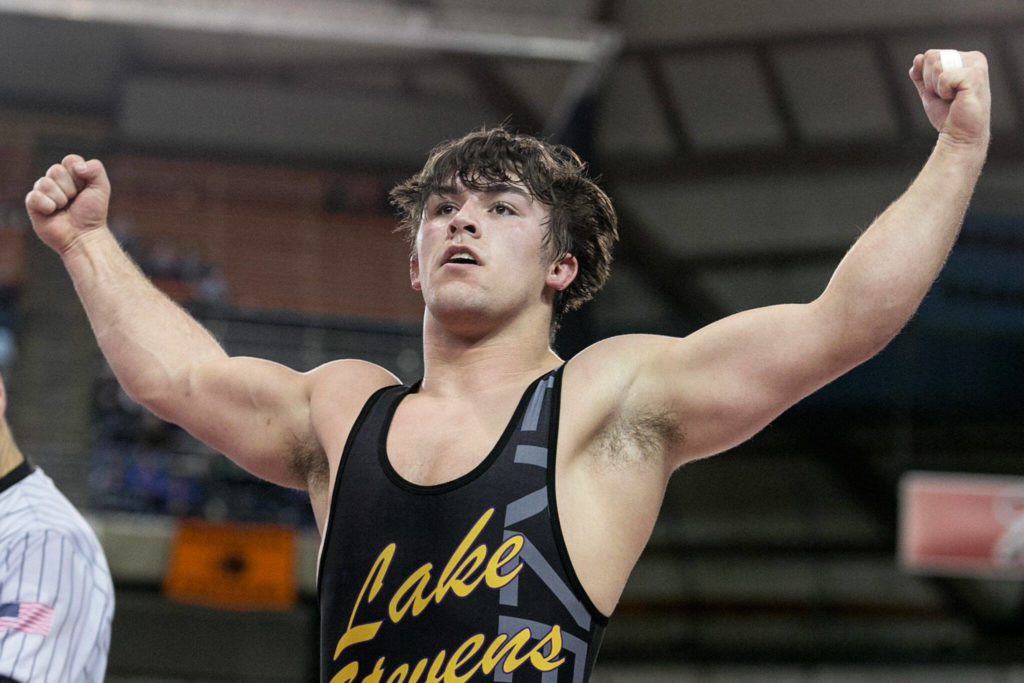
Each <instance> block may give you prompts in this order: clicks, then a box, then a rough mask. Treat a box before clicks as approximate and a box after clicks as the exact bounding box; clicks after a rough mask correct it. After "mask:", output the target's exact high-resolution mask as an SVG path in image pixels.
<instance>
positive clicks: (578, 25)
mask: <svg viewBox="0 0 1024 683" xmlns="http://www.w3.org/2000/svg"><path fill="white" fill-rule="evenodd" d="M0 13H7V14H12V15H22V16H34V17H39V18H46V19H63V20H68V21H77V22H94V23H102V24H114V25H121V26H142V27H151V28H160V29H170V30H181V31H200V32H204V33H214V34H223V35H245V36H251V37H264V38H279V39H281V38H283V39H294V40H307V41H318V42H334V43H338V44H343V45H349V46H353V45H354V46H366V47H368V48H381V47H383V48H396V49H403V50H412V51H423V52H433V53H437V52H447V53H467V54H474V55H492V56H496V57H513V58H519V59H537V60H551V61H564V62H571V63H580V64H592V63H600V62H602V61H603V60H606V59H607V52H608V43H609V41H611V42H615V43H617V42H619V40H620V39H619V38H618V34H617V33H616V32H615V31H613V30H611V29H608V28H606V27H603V26H600V25H598V24H595V23H591V22H583V21H572V20H558V19H552V18H550V17H525V18H524V17H521V16H512V15H510V14H495V13H486V12H485V13H479V12H477V13H473V15H472V16H471V17H468V18H467V17H465V16H462V15H460V17H459V21H458V22H457V23H455V24H453V22H451V21H449V19H450V18H451V17H450V16H449V15H446V14H445V13H444V12H442V11H439V10H435V9H432V8H429V7H410V6H403V5H390V4H384V3H373V4H371V3H369V2H344V3H340V2H330V1H329V0H293V1H291V2H287V3H281V2H271V1H270V0H252V1H250V2H245V3H239V2H228V3H211V2H206V1H204V0H175V2H165V1H163V0H0Z"/></svg>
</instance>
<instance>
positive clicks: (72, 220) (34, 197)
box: [25, 154, 110, 254]
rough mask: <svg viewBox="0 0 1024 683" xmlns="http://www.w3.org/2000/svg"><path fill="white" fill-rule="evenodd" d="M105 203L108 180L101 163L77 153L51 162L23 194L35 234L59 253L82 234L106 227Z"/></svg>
mask: <svg viewBox="0 0 1024 683" xmlns="http://www.w3.org/2000/svg"><path fill="white" fill-rule="evenodd" d="M109 204H110V180H109V179H108V178H107V172H106V170H104V168H103V164H102V163H100V162H99V161H97V160H96V159H92V160H90V161H86V160H85V159H83V158H82V157H80V156H78V155H77V154H69V155H68V156H66V157H64V159H63V160H62V161H61V162H60V163H59V164H54V165H53V166H51V167H50V168H49V169H48V170H47V171H46V175H44V176H43V177H41V178H40V179H39V180H37V181H36V182H35V184H34V185H33V186H32V191H31V192H29V193H28V195H27V196H26V197H25V208H26V209H28V215H29V218H31V219H32V227H33V229H34V230H35V231H36V234H37V235H39V238H40V239H41V240H43V242H45V243H46V244H47V245H48V246H49V247H50V248H51V249H53V250H55V251H56V252H58V253H60V254H64V253H66V252H67V250H68V249H70V248H71V247H72V246H73V245H74V244H75V242H76V241H77V240H78V239H79V238H80V237H81V236H82V235H84V234H86V233H88V232H90V231H92V230H97V229H103V228H105V227H106V224H107V208H108V206H109Z"/></svg>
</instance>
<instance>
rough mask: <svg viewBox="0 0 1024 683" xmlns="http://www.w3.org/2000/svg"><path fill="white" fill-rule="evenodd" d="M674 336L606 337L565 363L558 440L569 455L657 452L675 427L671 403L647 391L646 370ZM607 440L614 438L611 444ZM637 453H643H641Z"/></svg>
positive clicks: (675, 343) (672, 342)
mask: <svg viewBox="0 0 1024 683" xmlns="http://www.w3.org/2000/svg"><path fill="white" fill-rule="evenodd" d="M680 341H681V340H679V339H673V338H670V337H662V336H657V335H642V334H634V335H622V336H617V337H610V338H608V339H605V340H602V341H600V342H597V343H596V344H594V345H592V346H590V347H588V348H587V349H585V350H583V351H581V352H580V353H579V354H577V355H576V356H574V357H573V358H572V359H571V360H570V361H569V362H568V363H567V365H566V368H565V376H564V379H563V385H562V387H563V389H562V390H563V395H564V396H568V397H571V400H565V399H564V398H563V401H562V406H563V416H564V419H563V421H562V425H564V427H563V430H562V431H563V432H564V433H563V434H562V437H563V438H565V439H566V440H565V441H564V442H563V443H564V444H565V446H566V448H567V449H568V453H589V454H593V455H600V454H602V453H606V452H613V451H614V452H616V453H622V452H624V448H623V443H622V442H623V440H626V441H629V442H631V444H632V446H633V448H632V449H629V450H633V451H635V452H636V453H637V455H638V456H639V455H642V456H644V457H649V456H652V455H655V454H660V453H662V452H663V451H664V450H665V448H666V447H667V446H669V445H670V444H671V443H673V442H675V441H676V436H677V433H678V432H679V427H678V425H677V424H676V422H675V416H674V414H673V412H672V406H669V405H666V404H665V402H664V400H663V397H662V396H660V395H659V394H658V393H657V392H651V391H650V386H649V384H650V381H649V376H650V374H651V373H650V368H651V366H652V359H655V358H656V357H657V356H659V355H660V354H662V353H665V352H666V349H667V348H670V347H673V346H678V345H679V344H680ZM611 442H616V445H615V447H614V448H611V447H610V444H611ZM641 451H642V452H643V453H641Z"/></svg>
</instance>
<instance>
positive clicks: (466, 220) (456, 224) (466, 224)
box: [448, 207, 479, 237]
mask: <svg viewBox="0 0 1024 683" xmlns="http://www.w3.org/2000/svg"><path fill="white" fill-rule="evenodd" d="M478 231H479V228H478V227H477V221H476V220H475V219H474V218H473V217H472V216H471V215H469V212H468V211H467V210H466V208H465V207H463V208H462V210H461V211H459V212H458V213H457V214H455V216H453V217H452V220H451V221H450V222H449V223H448V235H449V236H450V237H455V236H456V235H457V234H459V233H460V232H466V233H469V234H470V235H476V234H477V232H478Z"/></svg>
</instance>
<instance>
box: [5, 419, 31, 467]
mask: <svg viewBox="0 0 1024 683" xmlns="http://www.w3.org/2000/svg"><path fill="white" fill-rule="evenodd" d="M24 460H25V458H24V457H23V456H22V455H21V451H19V450H18V446H17V444H15V443H14V439H12V438H11V433H10V431H9V430H8V429H7V423H6V422H4V423H2V424H0V477H2V476H4V475H5V474H7V473H8V472H10V471H11V470H13V469H14V468H15V467H17V466H18V465H20V464H21V463H22V462H24Z"/></svg>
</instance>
